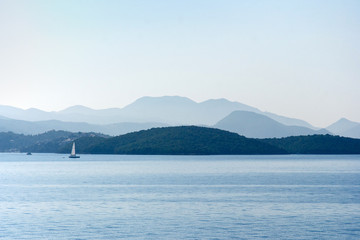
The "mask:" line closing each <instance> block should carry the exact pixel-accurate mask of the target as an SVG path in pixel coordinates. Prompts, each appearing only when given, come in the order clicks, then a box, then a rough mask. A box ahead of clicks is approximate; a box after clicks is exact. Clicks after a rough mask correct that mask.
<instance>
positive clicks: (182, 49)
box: [0, 0, 360, 127]
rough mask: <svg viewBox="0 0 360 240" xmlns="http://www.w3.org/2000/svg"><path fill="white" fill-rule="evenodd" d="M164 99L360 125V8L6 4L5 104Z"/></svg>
mask: <svg viewBox="0 0 360 240" xmlns="http://www.w3.org/2000/svg"><path fill="white" fill-rule="evenodd" d="M165 95H166V96H175V95H176V96H184V97H188V98H190V99H192V100H194V101H196V102H201V101H204V100H207V99H217V98H226V99H228V100H231V101H238V102H241V103H244V104H247V105H250V106H253V107H256V108H259V109H260V110H263V111H269V112H273V113H276V114H279V115H284V116H288V117H294V118H299V119H303V120H306V121H308V122H309V123H311V124H313V125H315V126H319V127H326V126H327V125H329V124H331V123H333V122H335V121H337V120H338V119H340V118H342V117H345V118H348V119H349V120H352V121H357V122H360V107H359V105H360V1H358V0H354V1H350V0H337V1H332V0H317V1H313V0H292V1H288V0H284V1H281V0H278V1H275V0H266V1H265V0H264V1H263V0H242V1H240V0H217V1H214V0H181V1H180V0H178V1H175V0H127V1H121V0H114V1H112V0H106V1H101V0H77V1H73V0H58V1H56V0H53V1H48V0H31V1H29V0H0V105H10V106H14V107H19V108H23V109H27V108H39V109H42V110H46V111H52V110H61V109H64V108H67V107H69V106H73V105H84V106H87V107H91V108H94V109H104V108H111V107H124V106H126V105H128V104H130V103H132V102H133V101H135V100H136V99H138V98H140V97H142V96H154V97H156V96H165Z"/></svg>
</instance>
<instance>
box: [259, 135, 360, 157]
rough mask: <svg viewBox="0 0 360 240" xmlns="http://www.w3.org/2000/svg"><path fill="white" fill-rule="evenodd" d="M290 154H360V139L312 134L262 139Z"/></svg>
mask: <svg viewBox="0 0 360 240" xmlns="http://www.w3.org/2000/svg"><path fill="white" fill-rule="evenodd" d="M261 141H263V142H265V143H269V144H271V145H273V146H276V147H278V148H281V149H283V150H285V151H286V152H288V153H289V154H360V139H354V138H347V137H339V136H333V135H310V136H296V137H286V138H272V139H263V140H261Z"/></svg>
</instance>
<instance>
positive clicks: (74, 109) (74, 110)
mask: <svg viewBox="0 0 360 240" xmlns="http://www.w3.org/2000/svg"><path fill="white" fill-rule="evenodd" d="M91 111H94V110H93V109H92V108H89V107H85V106H82V105H74V106H71V107H68V108H65V109H64V110H61V111H59V113H85V112H91Z"/></svg>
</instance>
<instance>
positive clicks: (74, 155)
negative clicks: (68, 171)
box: [69, 142, 80, 158]
mask: <svg viewBox="0 0 360 240" xmlns="http://www.w3.org/2000/svg"><path fill="white" fill-rule="evenodd" d="M69 158H80V156H76V153H75V142H73V145H72V149H71V154H70V156H69Z"/></svg>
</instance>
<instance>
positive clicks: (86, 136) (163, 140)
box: [0, 126, 360, 155]
mask: <svg viewBox="0 0 360 240" xmlns="http://www.w3.org/2000/svg"><path fill="white" fill-rule="evenodd" d="M73 141H75V142H76V150H77V153H79V154H82V153H87V154H154V155H155V154H168V155H215V154H218V155H219V154H234V155H235V154H360V139H353V138H345V137H339V136H332V135H311V136H297V137H286V138H272V139H251V138H246V137H243V136H240V135H238V134H236V133H231V132H228V131H223V130H219V129H215V128H205V127H196V126H182V127H164V128H153V129H150V130H143V131H139V132H133V133H128V134H125V135H121V136H118V137H109V136H105V135H99V134H95V133H71V132H64V131H50V132H47V133H44V134H39V135H33V136H31V135H30V136H26V135H22V134H14V133H9V132H8V133H0V151H1V152H15V151H16V152H34V153H36V152H50V153H51V152H52V153H70V150H71V145H72V142H73Z"/></svg>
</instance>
